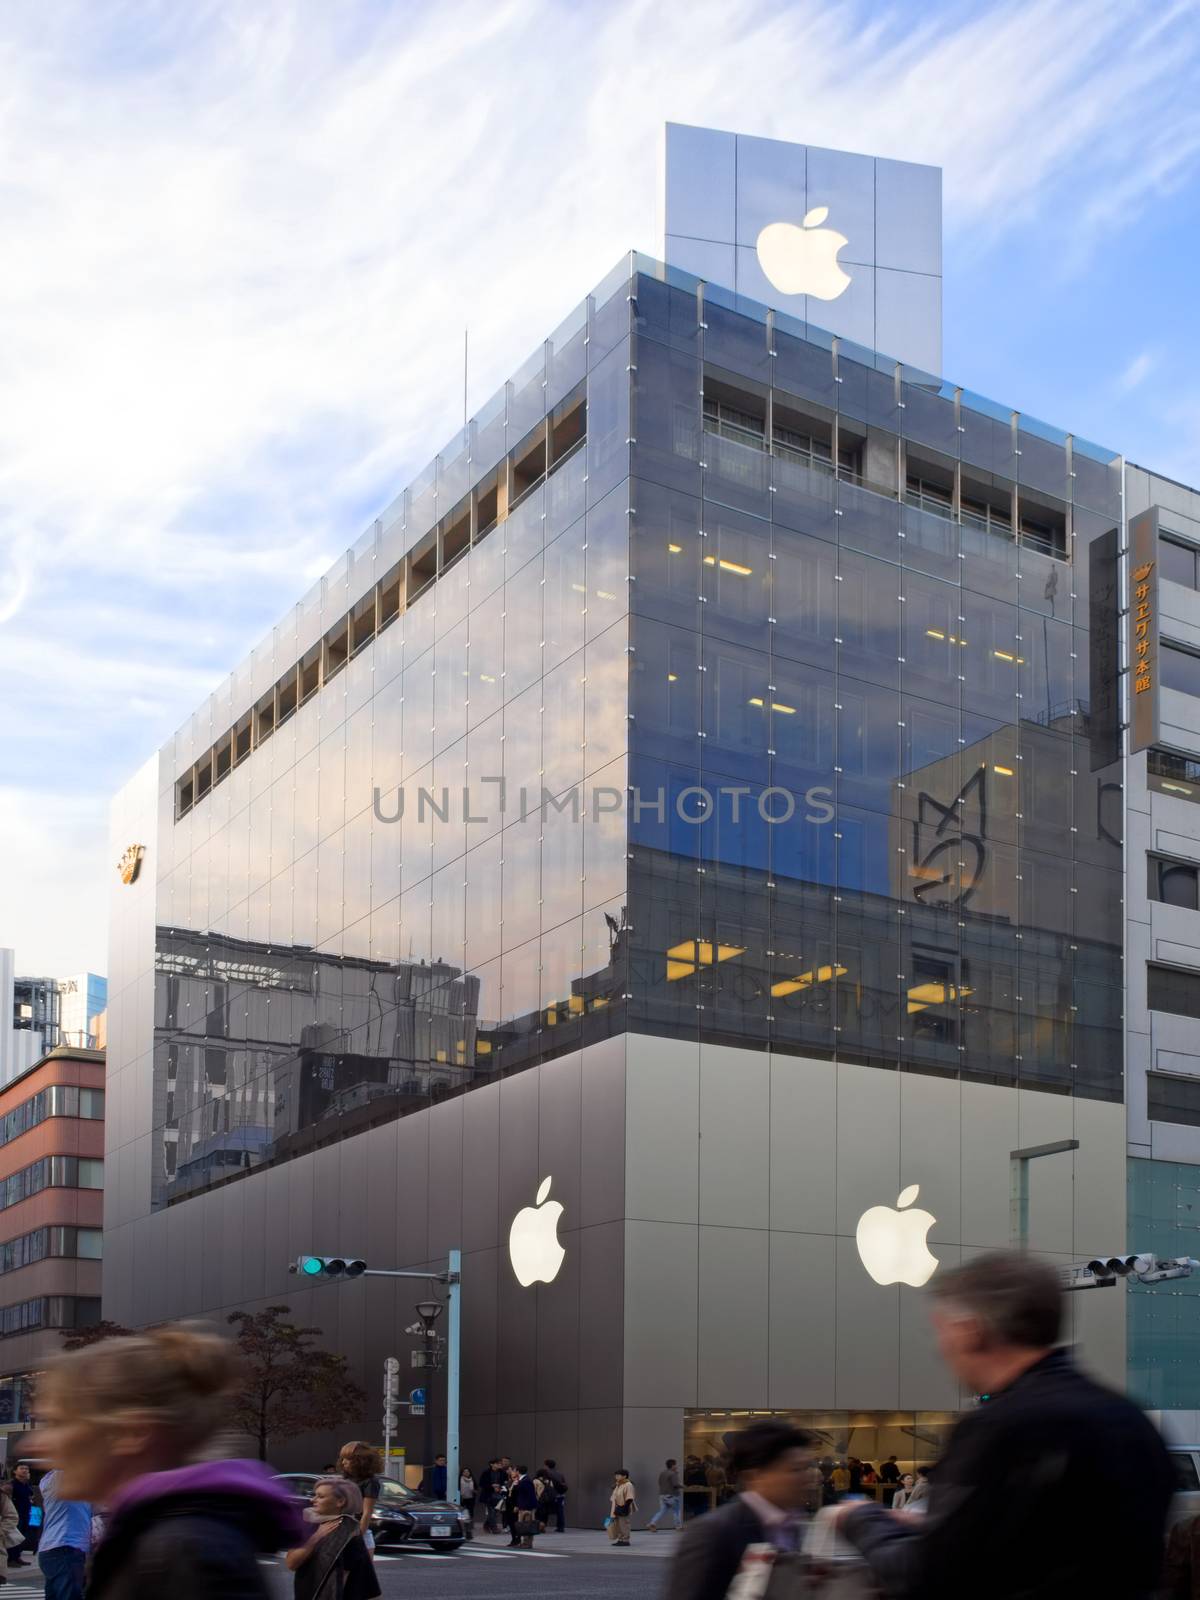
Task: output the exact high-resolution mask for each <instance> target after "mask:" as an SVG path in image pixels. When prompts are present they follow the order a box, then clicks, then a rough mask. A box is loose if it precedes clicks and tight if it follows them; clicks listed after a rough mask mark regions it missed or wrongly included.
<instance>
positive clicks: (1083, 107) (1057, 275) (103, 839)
mask: <svg viewBox="0 0 1200 1600" xmlns="http://www.w3.org/2000/svg"><path fill="white" fill-rule="evenodd" d="M667 120H672V121H679V122H692V123H701V124H705V125H708V126H713V127H723V128H729V129H733V130H735V131H737V132H742V133H750V134H759V135H765V136H769V137H774V138H781V139H791V140H797V141H802V142H807V143H811V144H820V145H828V146H833V147H835V148H844V149H851V150H860V151H864V152H866V153H869V154H874V155H887V156H892V157H896V158H899V159H904V160H914V161H924V162H931V163H933V164H935V165H938V166H941V167H942V168H943V169H944V216H945V260H944V271H945V370H946V375H947V377H948V378H950V379H951V380H952V381H954V382H957V383H961V384H963V385H964V386H965V387H966V388H969V389H972V390H974V391H976V392H977V393H981V394H985V395H989V396H991V397H992V398H994V399H996V400H998V401H1001V402H1002V403H1004V404H1006V405H1012V406H1014V407H1017V408H1019V409H1021V410H1022V411H1026V412H1029V413H1031V414H1032V415H1034V416H1038V417H1041V418H1043V419H1045V420H1046V421H1049V422H1052V423H1055V424H1056V425H1059V426H1061V427H1064V428H1067V429H1069V430H1070V431H1072V432H1074V433H1076V434H1078V435H1081V436H1083V437H1085V438H1090V439H1093V440H1096V441H1098V442H1100V443H1103V444H1106V445H1109V446H1111V447H1112V448H1113V449H1114V450H1120V451H1122V452H1123V453H1125V454H1126V455H1127V456H1128V457H1129V458H1130V459H1132V460H1136V461H1138V462H1140V463H1142V464H1143V465H1146V466H1151V467H1153V468H1154V469H1155V470H1157V471H1160V472H1164V473H1166V474H1168V475H1170V476H1172V477H1175V478H1178V479H1180V480H1182V481H1183V482H1185V483H1191V484H1200V378H1198V376H1197V367H1198V361H1197V358H1198V356H1200V349H1198V344H1200V340H1198V334H1200V315H1198V313H1197V309H1196V289H1197V282H1198V274H1197V265H1196V263H1197V258H1198V257H1200V0H1183V3H1178V4H1170V3H1168V4H1166V5H1159V6H1155V7H1147V6H1144V5H1142V4H1137V3H1125V0H1012V3H1007V4H995V5H988V4H973V5H953V4H951V5H946V4H938V3H937V0H933V3H921V4H912V3H899V4H887V3H882V0H875V3H871V4H861V3H857V0H787V3H769V0H719V3H711V0H605V3H599V0H571V3H546V0H487V3H483V4H474V3H470V0H462V3H456V0H442V3H440V4H409V3H402V0H337V3H334V4H331V3H329V0H229V3H224V0H186V3H185V0H82V3H79V4H73V3H66V0H39V3H38V4H37V5H36V6H9V7H5V8H3V10H2V11H0V240H2V245H0V685H2V688H0V840H3V843H4V846H5V871H4V875H3V881H2V884H0V945H11V946H14V947H15V948H16V950H17V967H18V970H19V971H22V972H28V973H33V972H47V973H60V974H61V973H69V972H76V971H80V970H83V969H85V968H90V969H92V970H96V971H101V972H103V971H105V970H106V930H105V918H106V908H107V899H108V892H109V885H110V882H111V880H112V878H113V875H114V874H115V870H116V864H115V862H113V861H111V860H110V859H109V856H110V855H111V851H110V849H109V846H108V826H107V816H108V807H109V803H110V801H111V798H112V796H113V794H114V793H115V792H116V791H117V790H118V789H119V788H120V787H121V785H122V784H123V783H124V782H125V781H126V779H127V778H128V777H129V776H130V775H131V774H132V773H133V772H134V771H136V770H137V768H139V767H140V766H141V765H142V763H143V762H144V761H145V760H146V759H147V757H149V756H150V755H151V754H152V753H153V752H154V750H155V749H156V748H157V747H158V746H159V744H161V743H162V741H163V740H164V739H165V738H167V737H168V736H169V735H170V734H171V733H172V732H173V731H174V729H175V728H176V727H177V726H178V725H179V724H180V723H181V722H183V721H184V720H185V718H186V717H187V716H188V715H190V713H191V712H192V710H193V709H194V708H195V706H196V705H197V704H198V703H199V702H200V701H201V700H202V699H203V698H204V697H205V696H206V695H207V694H208V693H209V692H211V690H212V689H213V688H215V687H216V685H217V684H218V683H219V682H220V681H221V680H222V679H223V678H224V677H225V676H226V675H227V674H228V673H229V671H230V670H231V669H232V667H233V666H234V665H235V664H236V663H237V662H238V661H240V660H241V659H242V658H243V657H244V656H245V655H246V653H247V652H248V651H249V650H250V648H252V646H253V645H254V644H255V643H257V641H258V640H259V639H260V638H261V637H262V636H263V635H264V634H265V633H267V632H268V631H269V629H270V628H271V626H272V625H273V624H274V623H275V622H276V621H278V620H279V618H280V617H281V615H282V614H283V612H284V611H285V610H286V609H287V608H288V607H289V606H291V605H292V604H294V603H295V601H296V600H297V599H298V598H299V597H300V595H301V594H302V593H303V592H304V591H306V590H307V589H308V588H309V586H310V585H311V583H312V582H313V581H314V580H315V579H317V578H318V577H319V576H320V574H321V573H322V572H323V571H324V570H325V568H326V567H327V566H328V565H329V564H330V563H331V562H332V561H333V559H334V558H335V557H336V556H337V555H338V554H339V553H340V552H341V551H342V550H344V549H345V548H346V547H347V546H348V545H350V544H352V543H353V542H354V541H355V540H356V539H357V538H358V536H359V535H360V533H361V532H362V531H363V529H364V528H365V527H366V525H367V524H368V523H369V522H370V520H371V519H372V518H373V517H374V516H375V515H376V514H377V513H378V512H379V511H380V510H381V509H382V508H383V507H384V506H385V505H386V504H387V503H388V502H389V501H390V500H391V499H392V498H393V497H394V495H395V494H396V493H397V492H398V491H399V490H400V489H401V488H402V487H403V486H404V484H405V483H406V482H407V481H408V479H409V478H411V477H412V476H413V475H414V474H415V472H416V471H418V470H419V469H420V468H421V467H422V466H423V465H424V464H425V463H426V461H428V460H429V459H430V458H431V457H432V456H433V455H434V454H435V452H436V451H437V450H438V449H439V448H440V447H441V446H442V445H443V444H444V443H445V442H446V441H447V440H448V439H449V437H450V436H451V435H452V433H453V432H454V431H455V430H456V428H458V427H459V426H460V425H461V422H462V392H463V391H462V351H463V334H464V328H469V330H470V364H469V372H468V402H469V405H470V407H471V409H472V410H474V409H475V408H476V407H478V406H479V405H481V404H482V403H483V402H484V401H485V400H487V399H488V398H489V397H490V395H491V394H492V393H493V391H494V390H495V389H496V388H497V387H498V385H499V384H500V383H501V382H503V380H504V379H505V377H507V376H508V374H509V373H510V372H511V371H512V370H514V369H515V368H516V367H517V366H518V365H519V364H520V362H521V361H522V360H524V359H525V357H526V356H527V355H529V354H530V353H531V351H532V350H533V349H534V348H535V346H536V345H537V344H538V343H539V342H540V340H541V339H542V338H544V337H545V336H546V335H547V334H548V333H549V332H550V331H551V330H553V329H554V328H555V327H556V326H557V324H558V323H559V321H561V319H562V318H563V317H564V316H565V315H566V314H567V313H568V312H569V311H570V310H571V309H572V308H573V307H574V306H575V305H576V304H577V303H578V302H579V300H581V299H582V297H583V296H584V294H585V293H586V292H587V291H588V289H589V288H591V287H592V285H593V284H594V283H596V282H597V281H598V280H599V279H600V278H601V277H602V276H603V275H604V274H605V273H606V272H607V271H608V269H609V268H610V267H612V266H613V265H615V263H616V262H617V260H618V258H619V257H620V256H621V254H622V253H623V252H624V251H626V250H628V249H630V248H639V249H643V250H645V251H647V252H648V253H651V254H653V253H655V234H654V210H655V207H654V198H655V184H656V170H657V149H658V143H659V139H660V134H661V128H662V124H663V123H664V122H665V121H667Z"/></svg>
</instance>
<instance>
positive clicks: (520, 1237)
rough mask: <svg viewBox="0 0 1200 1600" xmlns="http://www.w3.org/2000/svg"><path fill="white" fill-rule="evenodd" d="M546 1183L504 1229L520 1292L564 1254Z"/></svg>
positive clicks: (549, 1273)
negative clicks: (511, 1223)
mask: <svg viewBox="0 0 1200 1600" xmlns="http://www.w3.org/2000/svg"><path fill="white" fill-rule="evenodd" d="M550 1183H551V1180H550V1179H549V1178H545V1179H543V1181H542V1185H541V1188H540V1189H539V1190H538V1192H537V1200H536V1202H535V1204H533V1205H531V1206H525V1207H524V1208H523V1209H522V1210H520V1211H518V1212H517V1214H516V1216H515V1217H514V1218H513V1225H512V1227H511V1228H510V1229H509V1230H508V1259H509V1260H510V1261H511V1262H512V1269H513V1271H514V1272H515V1273H516V1275H517V1282H518V1283H519V1284H520V1285H521V1287H522V1288H523V1289H528V1287H529V1285H530V1284H531V1283H553V1282H554V1280H555V1278H557V1277H558V1269H559V1267H561V1266H562V1264H563V1257H564V1256H565V1255H566V1253H567V1252H566V1251H565V1250H564V1249H563V1247H562V1245H561V1244H559V1242H558V1219H559V1217H561V1216H562V1214H563V1208H562V1206H560V1205H559V1203H558V1201H557V1200H550V1201H546V1196H547V1195H548V1194H549V1193H550ZM932 1220H933V1219H932V1218H930V1221H932Z"/></svg>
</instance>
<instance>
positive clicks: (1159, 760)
mask: <svg viewBox="0 0 1200 1600" xmlns="http://www.w3.org/2000/svg"><path fill="white" fill-rule="evenodd" d="M1146 782H1147V784H1148V785H1149V787H1150V788H1151V789H1154V790H1155V791H1156V792H1157V793H1158V794H1173V795H1177V796H1178V797H1179V799H1181V800H1198V801H1200V759H1197V758H1196V757H1195V756H1180V755H1176V754H1175V752H1174V751H1173V750H1147V751H1146Z"/></svg>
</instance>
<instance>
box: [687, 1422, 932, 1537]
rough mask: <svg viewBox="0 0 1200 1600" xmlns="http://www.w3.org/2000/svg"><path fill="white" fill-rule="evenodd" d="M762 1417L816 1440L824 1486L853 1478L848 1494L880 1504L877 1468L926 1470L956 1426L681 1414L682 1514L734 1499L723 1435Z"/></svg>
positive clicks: (882, 1489)
mask: <svg viewBox="0 0 1200 1600" xmlns="http://www.w3.org/2000/svg"><path fill="white" fill-rule="evenodd" d="M764 1417H771V1418H774V1419H777V1420H779V1421H781V1422H790V1423H792V1424H793V1425H794V1426H795V1427H797V1428H803V1429H804V1430H805V1431H806V1432H807V1433H811V1434H813V1435H814V1436H815V1437H816V1440H817V1446H816V1448H817V1457H818V1460H819V1462H820V1464H821V1471H822V1474H823V1476H824V1477H825V1479H826V1480H827V1481H830V1482H831V1483H833V1484H835V1485H836V1486H837V1487H838V1488H839V1489H841V1488H843V1487H847V1486H849V1483H850V1480H851V1479H852V1480H853V1487H854V1491H855V1493H860V1494H865V1495H869V1496H871V1497H872V1498H874V1499H877V1500H881V1501H882V1500H886V1499H887V1498H888V1489H887V1486H886V1484H885V1483H884V1482H883V1481H881V1480H880V1468H881V1467H882V1466H883V1464H884V1463H885V1462H887V1461H889V1460H890V1459H891V1458H892V1457H895V1464H896V1467H897V1469H898V1470H899V1472H900V1473H905V1472H913V1473H915V1472H916V1470H917V1468H918V1467H932V1466H933V1465H934V1463H935V1462H936V1461H937V1460H938V1458H939V1457H940V1456H941V1454H942V1451H943V1450H944V1449H945V1444H946V1440H947V1438H948V1437H949V1435H950V1430H951V1429H952V1428H953V1426H954V1424H955V1423H956V1422H957V1421H958V1414H957V1412H954V1411H686V1412H685V1413H684V1424H683V1441H684V1442H683V1448H684V1462H683V1494H684V1510H685V1513H686V1514H687V1515H689V1516H696V1515H698V1514H699V1513H700V1512H702V1511H708V1510H710V1509H711V1508H712V1507H713V1506H718V1505H721V1504H722V1503H723V1502H724V1501H725V1500H728V1499H729V1498H730V1497H731V1496H732V1495H733V1494H734V1493H735V1486H734V1485H733V1484H732V1483H731V1481H730V1477H729V1472H728V1469H727V1465H726V1461H727V1447H726V1436H727V1435H730V1434H735V1433H738V1432H740V1430H741V1429H742V1428H745V1427H747V1426H748V1425H749V1424H750V1423H751V1422H757V1421H761V1420H762V1419H763V1418H764ZM867 1469H869V1471H868V1470H867ZM872 1478H873V1479H875V1480H876V1481H874V1482H872V1481H871V1479H872ZM864 1480H865V1481H864Z"/></svg>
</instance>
